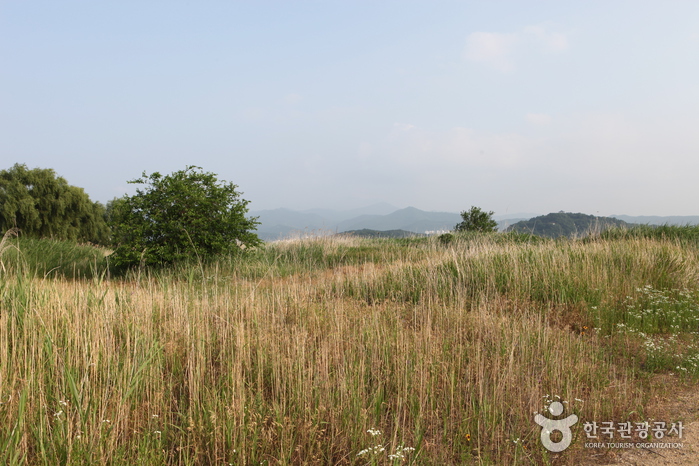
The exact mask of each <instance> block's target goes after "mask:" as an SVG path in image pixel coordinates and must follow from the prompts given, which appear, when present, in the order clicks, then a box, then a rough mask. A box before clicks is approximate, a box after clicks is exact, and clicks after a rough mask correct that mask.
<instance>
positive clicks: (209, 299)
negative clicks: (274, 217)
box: [0, 233, 699, 465]
mask: <svg viewBox="0 0 699 466" xmlns="http://www.w3.org/2000/svg"><path fill="white" fill-rule="evenodd" d="M75 247H77V246H75ZM75 247H74V246H70V247H68V246H66V245H62V244H60V243H55V244H52V243H51V242H47V241H44V242H37V241H34V242H22V241H18V240H16V239H12V238H6V239H5V240H4V243H3V244H2V247H0V250H2V252H1V253H0V254H1V255H0V261H1V263H2V267H0V274H1V275H0V463H1V464H7V465H24V464H29V465H55V464H109V465H126V464H146V465H150V464H153V465H160V464H168V465H253V464H254V465H260V464H264V465H290V464H294V465H297V464H298V465H301V464H323V465H343V464H344V465H397V464H420V465H438V464H439V465H462V464H569V463H575V462H579V461H580V459H581V458H584V457H586V456H589V455H587V453H588V452H587V451H586V450H585V449H584V447H583V444H584V443H585V442H586V441H587V440H586V439H585V437H586V434H585V432H584V431H583V424H584V422H588V421H597V422H601V421H619V422H621V421H631V422H642V421H644V420H649V416H650V414H649V412H648V411H647V407H648V406H649V403H650V402H651V401H652V399H654V397H657V396H670V395H671V394H672V391H673V390H675V389H676V388H677V389H678V388H679V387H687V386H693V385H694V384H695V383H696V380H697V374H699V338H698V334H697V332H698V331H699V294H698V293H699V249H698V248H697V244H696V243H695V242H693V241H684V240H682V235H681V234H680V235H679V237H670V236H668V237H666V236H660V235H656V236H653V235H643V234H639V235H630V234H621V233H619V234H617V235H613V234H612V235H607V236H606V237H602V238H600V237H596V238H592V239H578V240H556V241H554V240H543V239H538V238H533V237H528V236H524V235H519V236H517V235H505V234H494V235H475V236H459V237H457V238H456V240H455V241H453V242H451V243H449V244H442V243H441V242H440V241H439V240H438V239H437V238H423V239H405V240H368V239H358V238H347V237H324V238H307V239H300V240H295V241H285V242H284V241H282V242H276V243H270V244H267V245H266V246H264V247H263V248H261V249H259V250H257V251H249V252H247V253H246V254H243V255H240V256H236V257H227V258H221V259H220V260H217V261H211V262H208V263H195V264H190V265H188V266H181V267H177V268H174V269H169V270H159V271H152V270H151V271H148V270H142V271H135V272H133V273H132V274H129V275H128V276H126V277H110V276H109V273H108V271H107V270H106V269H105V261H106V259H104V254H103V253H102V252H101V251H99V250H96V249H95V248H90V247H87V246H84V247H82V249H80V250H79V251H78V252H75V250H74V249H75ZM40 248H45V249H43V250H41V252H39V253H37V252H36V250H38V249H40ZM71 248H72V249H71ZM69 250H70V251H73V252H70V251H69ZM73 253H74V254H76V255H75V257H73V258H71V257H72V256H70V254H73ZM90 254H91V255H90ZM54 262H55V263H56V264H58V265H53V263H54ZM71 264H72V265H71ZM76 264H78V265H76ZM661 380H662V381H664V382H663V383H660V382H659V381H661ZM668 380H671V381H672V384H668V383H667V381H668ZM675 385H676V386H675ZM556 400H561V401H565V407H566V412H565V414H566V415H568V414H576V415H577V416H578V417H579V419H580V421H579V422H578V424H576V425H575V426H574V427H573V443H572V445H571V447H570V448H568V449H567V450H565V451H563V452H561V453H551V452H549V451H548V450H546V449H545V448H543V446H542V444H541V442H540V438H539V437H540V433H541V427H539V426H538V425H537V424H536V423H535V422H534V420H533V419H534V413H537V412H539V413H543V412H546V411H545V410H546V408H547V406H548V405H549V404H550V403H551V402H553V401H556ZM665 420H666V421H667V422H668V423H670V422H676V421H678V420H681V419H676V418H672V419H671V418H668V419H665ZM596 453H599V451H596Z"/></svg>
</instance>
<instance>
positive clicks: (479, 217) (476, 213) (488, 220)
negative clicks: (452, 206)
mask: <svg viewBox="0 0 699 466" xmlns="http://www.w3.org/2000/svg"><path fill="white" fill-rule="evenodd" d="M493 214H495V212H484V211H483V210H481V209H480V207H474V206H471V209H469V210H465V211H463V212H461V218H462V219H463V221H462V222H460V223H458V224H457V225H456V226H455V227H454V229H455V230H456V231H479V232H491V231H498V222H496V221H495V220H493Z"/></svg>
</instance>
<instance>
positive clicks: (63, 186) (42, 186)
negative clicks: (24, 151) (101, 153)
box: [0, 164, 109, 244]
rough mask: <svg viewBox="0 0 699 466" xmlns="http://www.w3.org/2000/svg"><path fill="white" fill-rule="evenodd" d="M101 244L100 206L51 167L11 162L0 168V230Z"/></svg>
mask: <svg viewBox="0 0 699 466" xmlns="http://www.w3.org/2000/svg"><path fill="white" fill-rule="evenodd" d="M10 228H18V229H19V230H20V233H21V234H22V235H26V236H33V237H43V238H55V239H63V240H73V241H86V242H92V243H99V244H105V243H107V242H108V240H109V228H108V227H107V223H106V221H105V219H104V206H103V205H102V204H100V203H99V202H92V201H91V200H90V197H89V196H88V195H87V194H86V193H85V191H84V190H83V189H82V188H78V187H75V186H71V185H69V184H68V182H67V181H66V180H65V179H64V178H61V177H58V176H56V173H55V172H54V171H53V170H51V169H46V168H34V169H31V170H30V169H28V168H27V166H26V165H23V164H15V165H14V166H13V167H12V168H10V169H8V170H2V171H0V232H2V231H5V230H9V229H10Z"/></svg>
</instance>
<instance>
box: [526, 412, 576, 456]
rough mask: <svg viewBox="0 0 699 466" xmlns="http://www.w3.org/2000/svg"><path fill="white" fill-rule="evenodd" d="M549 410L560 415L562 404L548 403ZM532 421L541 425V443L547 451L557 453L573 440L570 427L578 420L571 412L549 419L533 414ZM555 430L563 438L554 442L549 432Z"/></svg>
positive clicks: (555, 414)
mask: <svg viewBox="0 0 699 466" xmlns="http://www.w3.org/2000/svg"><path fill="white" fill-rule="evenodd" d="M549 411H550V412H551V414H553V415H554V416H560V415H561V414H563V404H562V403H560V402H558V401H554V402H553V403H551V405H549ZM534 422H536V423H537V424H539V425H540V426H541V443H542V444H543V445H544V447H546V449H547V450H548V451H552V452H554V453H559V452H561V451H563V450H565V449H566V448H568V447H569V446H570V442H572V441H573V433H572V432H571V431H570V428H571V427H572V426H573V424H575V423H576V422H578V416H577V415H575V414H571V415H570V416H568V417H566V418H564V419H559V420H556V419H549V418H547V417H546V416H543V415H541V414H537V415H536V416H534ZM555 431H559V432H560V433H561V434H562V435H563V438H562V439H561V440H560V441H559V442H554V441H553V440H551V434H552V433H554V432H555Z"/></svg>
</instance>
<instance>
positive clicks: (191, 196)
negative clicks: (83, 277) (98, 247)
mask: <svg viewBox="0 0 699 466" xmlns="http://www.w3.org/2000/svg"><path fill="white" fill-rule="evenodd" d="M130 183H135V184H143V185H145V186H146V187H145V188H144V189H142V190H141V189H138V190H137V191H136V194H135V195H134V196H130V197H129V196H124V197H123V198H120V199H115V200H114V201H112V202H111V203H110V204H109V206H108V212H107V217H108V218H109V221H110V223H111V226H112V236H113V247H114V253H113V254H112V256H111V257H110V262H111V264H112V265H113V266H114V268H115V269H116V270H119V269H123V268H128V267H132V266H134V265H138V264H141V265H167V264H172V263H174V262H178V261H182V260H186V259H191V258H203V257H211V256H214V255H217V254H222V253H230V252H234V251H239V250H240V249H241V248H244V247H251V246H256V245H258V244H260V240H259V238H258V237H257V235H256V234H255V233H253V230H255V229H256V227H257V225H258V224H259V222H257V221H256V219H255V218H246V217H245V214H246V213H247V211H248V209H247V205H248V203H249V201H246V200H244V199H241V198H240V193H238V192H237V191H236V188H237V186H236V185H234V184H232V183H226V182H219V181H218V179H217V177H216V175H214V174H213V173H205V172H203V171H202V169H201V168H200V167H195V166H189V167H187V168H186V169H185V170H180V171H177V172H175V173H172V174H171V175H167V176H163V175H161V174H160V173H158V172H155V173H153V174H151V175H146V173H145V172H144V173H143V175H142V177H141V178H139V179H136V180H133V181H130Z"/></svg>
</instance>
